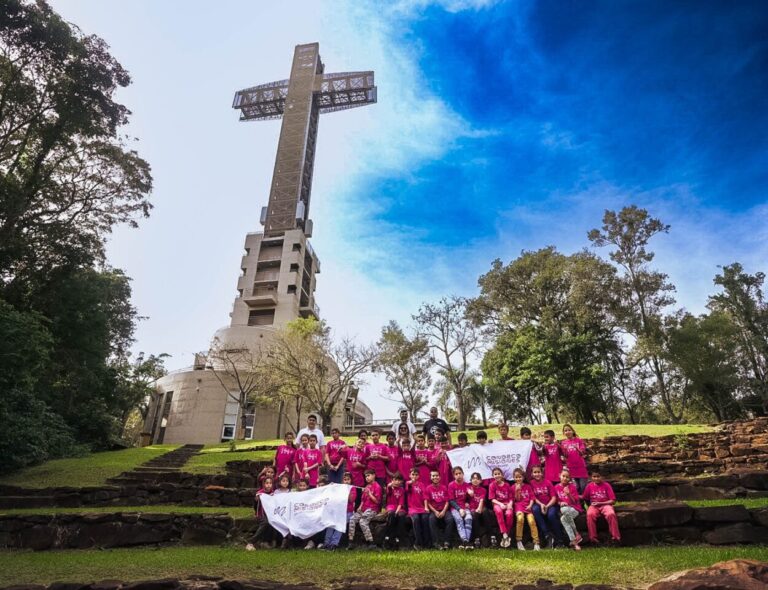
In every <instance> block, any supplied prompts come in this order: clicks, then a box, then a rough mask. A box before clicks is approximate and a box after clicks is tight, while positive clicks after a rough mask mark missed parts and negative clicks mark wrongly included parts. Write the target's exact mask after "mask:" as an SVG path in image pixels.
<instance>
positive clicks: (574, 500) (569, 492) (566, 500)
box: [555, 483, 583, 512]
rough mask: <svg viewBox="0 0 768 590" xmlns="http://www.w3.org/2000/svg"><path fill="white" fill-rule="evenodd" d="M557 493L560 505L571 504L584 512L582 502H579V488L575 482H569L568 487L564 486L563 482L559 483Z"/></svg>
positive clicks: (556, 487) (556, 488)
mask: <svg viewBox="0 0 768 590" xmlns="http://www.w3.org/2000/svg"><path fill="white" fill-rule="evenodd" d="M555 494H557V501H558V502H559V504H560V506H570V507H571V508H575V509H576V510H578V511H579V512H583V510H582V508H581V502H579V488H577V487H576V484H575V483H569V484H568V486H567V487H563V484H561V483H559V484H557V485H556V486H555Z"/></svg>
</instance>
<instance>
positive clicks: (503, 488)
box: [488, 480, 512, 504]
mask: <svg viewBox="0 0 768 590" xmlns="http://www.w3.org/2000/svg"><path fill="white" fill-rule="evenodd" d="M488 498H489V499H491V500H498V501H499V502H504V503H505V504H506V503H507V502H509V501H510V500H511V499H512V486H511V485H509V484H508V483H507V482H506V481H503V482H501V484H498V483H496V480H494V481H492V482H491V485H490V486H489V487H488Z"/></svg>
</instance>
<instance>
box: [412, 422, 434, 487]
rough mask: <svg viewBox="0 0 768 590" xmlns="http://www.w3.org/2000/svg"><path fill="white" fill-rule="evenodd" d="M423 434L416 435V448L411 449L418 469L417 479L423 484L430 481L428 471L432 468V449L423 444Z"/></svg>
mask: <svg viewBox="0 0 768 590" xmlns="http://www.w3.org/2000/svg"><path fill="white" fill-rule="evenodd" d="M424 442H425V441H424V435H423V434H417V435H416V448H415V449H414V451H413V457H414V460H415V462H414V464H415V465H416V467H417V468H418V469H419V481H421V483H423V484H424V485H425V486H428V485H429V484H430V483H432V482H431V480H430V478H429V472H430V471H431V470H432V451H430V450H429V449H428V448H427V447H426V446H424Z"/></svg>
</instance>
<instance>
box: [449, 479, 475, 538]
mask: <svg viewBox="0 0 768 590" xmlns="http://www.w3.org/2000/svg"><path fill="white" fill-rule="evenodd" d="M471 488H472V485H471V484H469V483H467V482H466V481H464V470H463V469H462V468H461V467H458V466H457V467H454V468H453V481H452V482H451V483H449V484H448V499H449V503H450V505H451V516H452V517H453V521H454V522H455V523H456V530H457V532H458V533H459V539H460V541H461V543H460V544H459V549H472V545H470V543H469V541H470V539H471V538H472V510H470V507H469V500H470V496H469V491H470V489H471Z"/></svg>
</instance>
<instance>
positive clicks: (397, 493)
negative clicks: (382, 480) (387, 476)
mask: <svg viewBox="0 0 768 590" xmlns="http://www.w3.org/2000/svg"><path fill="white" fill-rule="evenodd" d="M397 508H405V488H404V487H403V486H400V487H399V488H396V487H395V486H392V487H390V488H389V489H388V490H387V510H388V511H392V512H394V511H395V510H397Z"/></svg>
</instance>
